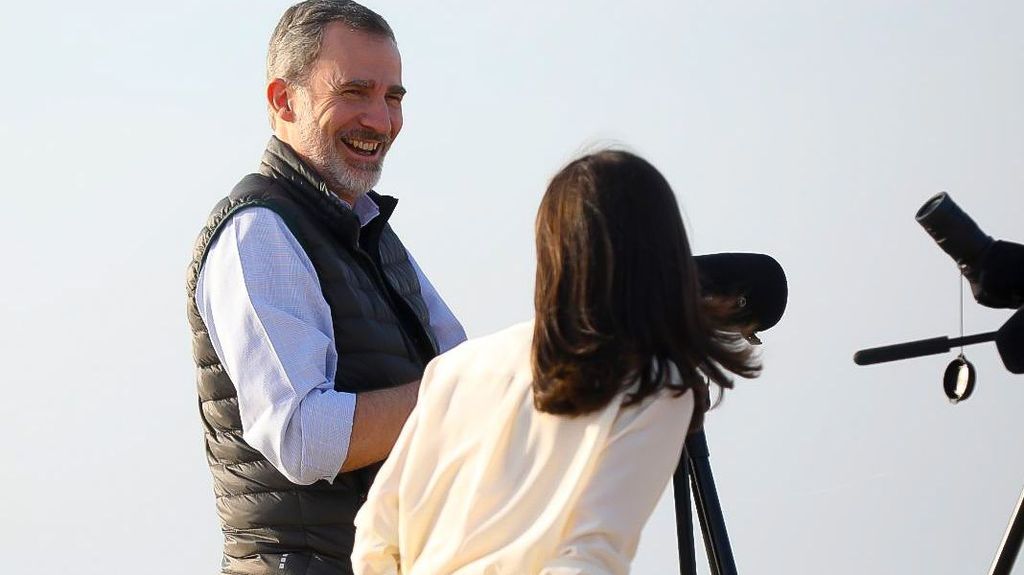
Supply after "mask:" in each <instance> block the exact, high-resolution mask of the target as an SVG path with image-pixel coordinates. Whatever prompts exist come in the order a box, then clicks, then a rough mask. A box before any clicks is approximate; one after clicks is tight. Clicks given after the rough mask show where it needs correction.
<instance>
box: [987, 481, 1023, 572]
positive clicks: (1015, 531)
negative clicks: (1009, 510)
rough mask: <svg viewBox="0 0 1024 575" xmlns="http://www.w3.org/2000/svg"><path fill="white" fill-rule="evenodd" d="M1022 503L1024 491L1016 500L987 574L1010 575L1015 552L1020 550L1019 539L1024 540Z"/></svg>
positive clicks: (1015, 555)
mask: <svg viewBox="0 0 1024 575" xmlns="http://www.w3.org/2000/svg"><path fill="white" fill-rule="evenodd" d="M1022 504H1024V492H1021V494H1020V498H1019V499H1018V500H1017V508H1016V509H1014V510H1013V517H1012V518H1010V525H1009V527H1007V528H1006V534H1005V535H1003V543H1002V544H1001V545H1000V546H999V553H998V554H996V559H995V561H994V562H993V563H992V569H991V570H990V571H989V575H1010V571H1012V570H1013V563H1014V561H1016V560H1017V553H1018V552H1019V551H1020V544H1021V540H1024V515H1022V514H1021V506H1022Z"/></svg>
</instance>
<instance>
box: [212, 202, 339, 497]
mask: <svg viewBox="0 0 1024 575" xmlns="http://www.w3.org/2000/svg"><path fill="white" fill-rule="evenodd" d="M196 303H197V304H198V306H199V314H200V316H201V317H202V318H203V322H204V323H205V324H206V326H207V329H208V330H209V333H210V339H211V340H212V342H213V346H214V349H215V350H216V352H217V356H218V357H219V358H220V360H221V363H222V364H223V365H224V369H225V370H226V372H227V374H228V376H229V377H230V378H231V381H232V382H234V384H235V387H236V390H237V393H238V410H239V414H240V416H241V420H242V430H243V438H244V439H245V441H246V442H247V443H248V444H249V445H251V446H252V447H253V448H255V449H256V450H258V451H259V452H260V453H261V454H263V456H264V457H266V458H267V460H269V461H270V462H271V463H272V464H273V465H274V467H275V468H277V470H278V471H280V472H281V474H283V475H284V476H285V477H286V478H288V480H289V481H291V482H293V483H298V484H303V485H308V484H311V483H314V482H316V481H318V480H320V479H326V480H327V481H332V480H333V479H334V477H335V476H337V474H338V473H339V471H340V469H341V465H342V463H343V462H344V461H345V457H346V456H347V454H348V446H349V440H350V436H351V433H352V420H353V416H354V413H355V403H356V397H355V395H353V394H349V393H342V392H337V391H335V390H334V378H335V375H336V373H335V372H336V370H337V359H338V357H337V350H336V348H335V344H334V329H333V325H332V322H331V314H330V308H329V307H328V305H327V302H326V301H325V300H324V297H323V294H322V292H321V291H320V283H319V280H318V278H317V276H316V271H315V270H314V268H313V265H312V262H310V260H309V257H308V256H307V255H306V253H305V251H304V250H303V249H302V247H301V246H300V245H299V243H298V241H297V240H296V239H295V236H294V235H292V233H291V232H290V231H289V230H288V228H287V226H286V225H285V223H284V221H283V220H282V219H281V218H280V216H278V215H277V214H276V213H274V212H273V211H271V210H269V209H266V208H247V209H244V210H242V211H240V212H239V213H237V214H235V215H233V216H232V217H231V218H230V219H229V220H228V221H227V222H225V223H224V225H223V229H222V230H221V232H220V234H219V235H218V236H217V238H216V240H215V241H214V242H213V244H212V245H211V246H210V249H209V251H208V254H207V258H206V263H205V265H204V266H203V269H202V271H201V273H200V276H199V282H198V285H197V287H196Z"/></svg>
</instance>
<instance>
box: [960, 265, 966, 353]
mask: <svg viewBox="0 0 1024 575" xmlns="http://www.w3.org/2000/svg"><path fill="white" fill-rule="evenodd" d="M965 281H966V278H964V272H963V270H960V339H961V340H963V337H964V282H965ZM963 354H964V346H963V344H960V355H963Z"/></svg>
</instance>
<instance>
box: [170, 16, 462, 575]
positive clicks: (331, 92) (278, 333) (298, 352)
mask: <svg viewBox="0 0 1024 575" xmlns="http://www.w3.org/2000/svg"><path fill="white" fill-rule="evenodd" d="M404 95H405V88H404V87H402V63H401V57H400V55H399V52H398V46H397V44H396V42H395V38H394V34H393V32H392V31H391V28H390V27H389V26H388V24H387V22H385V21H384V19H383V18H381V17H380V16H379V15H378V14H376V13H375V12H373V11H371V10H369V9H367V8H365V7H363V6H361V5H359V4H356V3H355V2H346V1H339V0H310V1H307V2H302V3H300V4H297V5H295V6H293V7H291V8H289V9H288V10H287V11H286V12H285V14H284V16H283V17H282V18H281V21H280V22H279V23H278V25H277V28H276V29H275V30H274V34H273V36H272V38H271V41H270V48H269V53H268V56H267V88H266V99H267V105H268V110H269V114H270V121H271V126H272V128H273V132H274V137H272V138H271V140H270V143H269V144H268V146H267V149H266V152H265V153H264V155H263V158H262V160H261V163H260V167H259V172H258V173H256V174H250V175H248V176H246V177H245V178H243V179H242V181H241V182H240V183H239V184H238V185H237V186H236V187H235V189H234V190H233V191H232V192H231V194H230V195H229V196H228V197H226V198H224V199H223V200H221V201H220V202H219V203H218V204H217V205H216V206H215V207H214V209H213V212H212V213H211V215H210V218H209V220H208V222H207V224H206V227H205V228H203V230H202V231H201V232H200V234H199V238H198V240H197V242H196V249H195V255H194V259H193V262H192V265H191V266H190V268H189V274H188V282H187V288H188V299H187V303H188V316H189V322H190V324H191V327H192V333H193V351H194V356H195V360H196V366H197V374H198V375H197V379H198V388H199V399H200V414H201V418H202V421H203V425H204V428H205V431H206V453H207V460H208V462H209V464H210V467H211V470H212V472H213V478H214V490H215V494H216V498H217V510H218V513H219V515H220V519H221V523H222V530H223V532H224V537H225V545H224V557H223V562H222V572H223V573H224V574H246V575H248V574H269V573H275V574H281V575H289V574H298V573H302V574H305V575H322V574H323V575H326V574H332V575H333V574H345V573H351V565H350V561H349V555H350V553H351V548H352V538H353V533H354V528H353V526H352V520H353V518H354V516H355V513H356V511H358V509H359V506H360V505H361V504H362V502H363V501H364V500H365V497H366V492H367V490H368V489H369V486H370V484H371V482H372V481H373V478H374V475H375V473H376V471H377V469H378V467H379V462H380V461H382V460H383V459H384V458H385V457H387V455H388V453H389V452H390V450H391V448H392V446H393V445H394V442H395V439H396V438H397V436H398V433H399V431H400V430H401V428H402V424H403V423H404V422H405V420H406V418H407V416H408V414H409V412H410V411H411V409H412V407H413V406H414V404H415V402H416V393H417V390H418V380H419V378H420V376H421V374H422V372H423V368H424V366H425V365H426V363H427V362H428V361H429V360H430V359H431V358H433V357H434V356H435V355H436V354H438V353H440V352H443V351H445V350H447V349H449V348H451V347H454V346H455V345H456V344H458V343H460V342H461V341H463V340H464V339H465V333H464V331H463V329H462V326H461V325H460V324H459V322H458V321H457V320H456V319H455V317H454V316H453V314H452V312H451V311H450V310H449V308H448V306H447V305H445V303H444V301H443V300H442V299H441V298H440V296H439V295H438V294H437V292H436V291H435V290H434V288H433V287H432V286H431V284H430V283H429V282H428V281H427V278H426V277H425V276H424V274H423V272H422V270H420V268H419V266H418V265H417V264H416V262H415V261H414V260H413V259H412V257H411V256H410V255H409V252H408V251H407V250H406V248H405V247H404V246H403V245H402V242H401V241H400V240H399V239H398V237H397V236H396V235H395V232H394V231H393V230H392V229H391V226H390V225H389V224H388V219H389V218H390V216H391V214H392V213H393V211H394V209H395V205H396V203H397V201H396V200H395V199H394V198H391V197H388V196H382V195H379V194H377V193H375V192H373V191H372V188H373V187H374V186H375V185H376V184H377V181H378V179H379V178H380V174H381V169H382V167H383V162H384V158H385V156H386V155H387V153H388V150H389V149H390V148H391V145H392V144H393V142H394V141H395V138H397V137H398V134H399V132H400V131H401V128H402V99H403V97H404Z"/></svg>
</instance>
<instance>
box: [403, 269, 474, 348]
mask: <svg viewBox="0 0 1024 575" xmlns="http://www.w3.org/2000/svg"><path fill="white" fill-rule="evenodd" d="M406 254H407V255H408V256H409V262H410V263H412V267H413V269H414V270H416V279H418V280H419V282H420V295H422V296H423V303H425V304H426V306H427V314H428V315H429V316H430V331H431V332H433V334H434V339H435V340H436V341H437V351H438V353H444V352H446V351H448V350H449V349H451V348H453V347H455V346H457V345H459V344H460V343H462V342H464V341H466V330H465V329H463V327H462V324H461V323H459V320H458V319H456V317H455V314H454V313H452V310H451V308H449V307H448V304H446V303H445V302H444V300H443V299H441V294H439V293H437V290H436V289H434V286H433V284H431V283H430V280H428V279H427V276H426V274H424V273H423V270H422V269H420V266H419V264H418V263H416V260H415V259H413V257H412V254H411V253H409V251H408V249H407V250H406Z"/></svg>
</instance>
